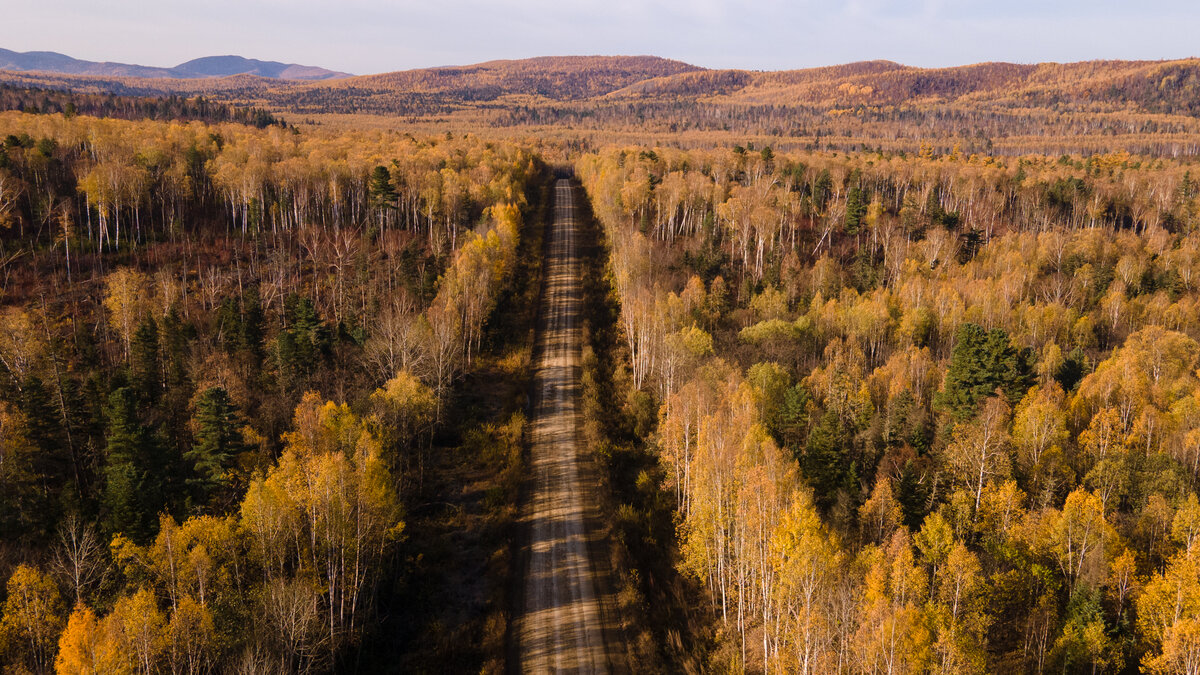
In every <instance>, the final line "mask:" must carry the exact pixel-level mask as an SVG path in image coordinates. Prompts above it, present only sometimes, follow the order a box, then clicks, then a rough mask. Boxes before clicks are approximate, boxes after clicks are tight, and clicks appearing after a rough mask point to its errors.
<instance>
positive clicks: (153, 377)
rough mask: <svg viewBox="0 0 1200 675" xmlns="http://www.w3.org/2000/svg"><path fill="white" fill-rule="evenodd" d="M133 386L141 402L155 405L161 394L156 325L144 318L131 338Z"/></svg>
mask: <svg viewBox="0 0 1200 675" xmlns="http://www.w3.org/2000/svg"><path fill="white" fill-rule="evenodd" d="M132 351H133V354H132V368H133V373H132V375H133V386H134V387H135V388H136V389H137V392H138V394H139V395H140V396H141V397H142V400H143V401H145V402H147V403H150V404H155V403H157V402H158V399H159V396H160V395H161V394H162V361H161V359H160V358H159V354H158V323H157V322H156V321H155V320H154V319H153V318H152V317H146V318H145V319H143V320H142V322H141V323H140V324H138V328H137V332H136V333H135V334H134V337H133V350H132Z"/></svg>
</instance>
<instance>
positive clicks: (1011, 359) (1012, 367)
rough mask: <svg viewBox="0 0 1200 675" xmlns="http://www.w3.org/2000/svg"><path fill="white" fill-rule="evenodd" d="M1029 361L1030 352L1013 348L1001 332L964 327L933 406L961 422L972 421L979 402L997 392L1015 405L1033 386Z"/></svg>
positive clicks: (967, 325) (964, 325)
mask: <svg viewBox="0 0 1200 675" xmlns="http://www.w3.org/2000/svg"><path fill="white" fill-rule="evenodd" d="M1031 359H1032V355H1031V353H1030V351H1029V350H1028V349H1020V350H1018V349H1017V348H1016V347H1014V346H1013V345H1012V343H1011V342H1010V341H1009V339H1008V333H1006V332H1005V331H1004V330H1002V329H1000V328H995V329H992V330H991V331H984V329H983V328H982V327H981V326H978V325H976V324H973V323H964V324H962V325H961V326H959V329H958V337H957V341H956V342H955V344H954V351H953V352H952V353H951V355H950V367H949V369H947V371H946V382H945V386H944V387H943V389H942V391H940V392H938V394H937V396H936V397H935V398H934V404H935V405H936V406H938V407H940V408H942V409H943V410H945V411H946V412H948V413H949V414H950V415H951V416H953V417H954V418H956V419H958V420H960V421H961V420H965V419H967V418H969V417H971V416H972V415H973V414H974V413H975V409H976V407H977V406H978V404H979V402H980V401H982V400H983V399H985V398H987V397H988V396H991V395H993V394H995V393H996V390H997V389H999V390H1001V391H1002V392H1003V393H1004V395H1005V397H1006V398H1007V399H1008V401H1009V404H1010V405H1015V404H1016V403H1017V402H1018V401H1020V400H1021V397H1022V396H1024V394H1025V392H1026V391H1027V390H1028V389H1029V387H1030V386H1032V385H1033V381H1034V377H1033V368H1032V366H1031V364H1030V362H1031Z"/></svg>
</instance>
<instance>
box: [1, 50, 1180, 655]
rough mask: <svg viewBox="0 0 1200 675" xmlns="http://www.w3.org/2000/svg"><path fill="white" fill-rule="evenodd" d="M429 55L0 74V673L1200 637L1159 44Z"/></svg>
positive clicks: (1174, 124)
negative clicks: (589, 626)
mask: <svg viewBox="0 0 1200 675" xmlns="http://www.w3.org/2000/svg"><path fill="white" fill-rule="evenodd" d="M472 68H473V69H462V70H455V69H431V70H424V71H405V72H402V73H393V74H388V75H379V76H367V77H363V78H351V79H346V80H332V81H329V82H321V83H305V84H294V83H283V82H277V81H269V80H267V79H265V78H250V77H249V76H234V77H231V78H222V79H214V80H196V81H189V80H180V81H171V82H169V83H166V82H163V81H158V80H145V81H138V80H136V79H130V80H128V81H120V82H117V81H114V80H112V79H111V78H110V79H104V78H94V77H90V76H69V77H68V76H64V75H50V74H43V75H29V74H26V73H20V74H18V73H0V75H3V77H0V80H2V81H3V83H4V84H3V85H0V670H2V671H3V672H6V673H7V672H13V673H35V674H40V673H52V672H54V673H72V674H75V673H78V674H84V673H168V672H169V673H225V672H244V673H292V672H303V673H325V672H364V673H365V672H488V673H500V672H520V671H521V670H528V669H529V668H528V667H527V664H528V663H529V661H528V660H527V659H528V658H529V655H528V653H527V652H528V651H529V649H528V647H527V645H528V644H531V643H530V641H529V640H530V639H529V638H528V636H527V632H529V631H530V630H531V629H530V628H529V626H530V625H534V624H533V623H531V622H532V621H533V619H531V618H529V617H530V616H531V615H532V614H535V612H533V611H532V610H531V607H532V606H533V605H532V604H531V603H533V602H535V600H536V597H535V596H537V594H536V593H533V594H532V595H531V592H530V591H529V590H528V589H529V588H531V587H532V588H540V587H539V586H537V584H540V583H543V582H542V581H534V580H532V578H533V576H534V575H533V574H532V573H531V572H530V570H531V569H533V568H535V567H536V564H535V563H533V562H531V560H532V556H535V555H536V549H537V548H538V546H537V541H538V539H537V537H538V535H537V534H536V532H537V529H536V528H537V525H536V520H537V518H538V516H537V511H536V507H535V506H531V505H536V503H537V502H538V500H539V495H540V494H541V487H539V486H540V483H539V482H538V481H539V480H540V478H539V476H540V475H541V473H540V472H542V469H540V468H539V467H540V466H542V464H541V460H540V459H539V456H540V455H538V454H537V451H536V448H538V447H541V446H542V445H543V444H547V442H546V441H545V439H546V438H547V436H546V434H547V432H546V431H545V426H546V420H547V419H549V418H550V415H551V413H549V412H547V410H553V411H554V414H556V415H557V414H560V413H562V411H563V410H577V412H572V416H570V417H568V418H567V419H569V420H570V422H569V425H568V426H569V427H570V430H569V435H568V436H564V438H569V439H571V440H566V441H560V440H554V441H553V442H552V443H548V444H547V447H550V448H554V447H559V446H558V445H556V444H561V445H562V446H563V447H566V445H571V446H574V445H578V447H579V459H578V461H577V463H576V465H572V468H571V471H572V472H573V473H572V474H571V475H573V476H574V475H575V473H577V474H578V476H579V477H578V478H576V479H577V480H580V481H582V482H583V483H585V484H586V485H587V486H588V487H587V490H586V491H585V492H583V493H582V494H583V495H584V499H585V500H588V501H589V504H588V505H586V508H587V509H590V510H589V511H587V513H589V514H591V513H593V512H594V514H596V515H594V516H591V515H589V516H587V517H586V518H581V520H580V522H582V523H584V524H583V525H581V527H582V528H583V531H584V533H586V535H587V537H586V538H587V539H588V543H587V546H586V547H582V548H584V549H585V550H586V556H587V558H588V560H587V562H586V565H587V567H588V569H589V570H590V572H591V574H590V575H589V578H588V580H587V584H588V586H587V589H588V590H587V593H592V592H593V590H592V589H594V594H595V596H596V600H595V605H596V606H597V607H599V609H598V610H597V615H598V616H601V617H603V619H602V620H603V626H602V628H601V629H597V633H596V634H597V635H600V636H601V639H602V641H603V642H604V643H605V645H607V647H605V649H604V650H603V651H604V654H605V656H604V658H605V659H606V663H607V669H608V670H611V671H613V672H753V673H805V674H808V673H832V672H838V673H863V674H867V673H871V674H874V673H884V672H886V673H908V672H921V673H925V672H936V673H989V672H1030V673H1043V672H1047V673H1048V672H1065V673H1076V672H1088V673H1098V672H1116V673H1124V672H1130V673H1132V672H1143V671H1144V672H1157V673H1189V674H1190V673H1197V672H1200V497H1198V495H1200V491H1198V490H1200V163H1198V162H1197V158H1196V153H1197V152H1198V149H1200V143H1198V141H1200V122H1197V117H1196V115H1197V112H1196V108H1195V102H1194V93H1195V91H1196V82H1198V81H1200V65H1197V62H1195V61H1183V62H1169V63H1168V62H1164V63H1158V62H1155V63H1149V62H1103V63H1101V62H1096V63H1093V64H1066V65H1044V66H1029V67H1025V66H1011V67H1010V66H1009V64H984V66H971V67H966V68H963V69H939V70H931V71H921V70H920V69H912V68H908V67H902V66H897V65H896V64H889V63H886V62H871V63H864V64H852V65H850V66H843V67H838V68H831V69H814V70H813V71H788V72H783V73H761V72H753V73H751V72H748V71H708V70H703V69H699V68H695V67H692V66H688V65H687V64H682V63H679V62H674V61H666V60H662V59H652V58H650V57H636V58H628V59H622V58H620V57H613V59H610V60H606V59H590V60H589V59H587V58H584V57H579V58H577V59H541V60H539V59H535V60H530V61H526V62H494V63H491V64H481V65H480V66H476V67H472ZM563 233H569V234H567V235H564V234H563ZM560 265H561V266H560ZM564 269H565V270H568V272H563V271H562V270H564ZM562 274H569V275H571V279H572V283H574V284H575V285H577V286H578V288H575V287H574V286H562V287H560V286H559V285H558V281H556V280H557V279H558V276H557V275H562ZM563 288H567V290H565V291H564V290H562V289H563ZM564 293H566V294H568V296H569V297H568V300H563V301H562V304H555V303H557V302H559V301H558V300H557V298H559V295H560V294H564ZM571 293H576V294H577V295H578V298H577V307H576V305H569V304H568V302H576V300H573V299H571V298H574V297H575V296H572V295H569V294H571ZM568 306H569V307H572V308H575V309H570V310H568V309H564V308H566V307H568ZM576 311H577V314H578V320H577V321H575V319H574V318H573V317H574V316H575V314H571V313H570V312H576ZM560 320H561V321H562V324H561V325H562V326H565V328H562V329H561V330H562V331H563V332H562V335H563V336H566V337H564V338H563V340H564V341H566V340H568V339H569V340H570V341H572V346H571V347H570V349H571V350H574V351H569V350H568V349H567V348H566V347H563V348H562V349H561V350H560V348H559V347H557V346H554V347H547V346H546V344H548V343H545V342H544V339H545V336H546V335H547V334H549V333H552V332H554V331H556V330H559V329H558V328H555V326H559V324H558V323H556V322H557V321H560ZM560 351H561V353H560ZM576 352H577V357H578V358H577V359H575V357H573V356H571V355H572V354H574V353H576ZM576 361H577V363H576ZM562 364H566V366H563V365H562ZM551 367H561V368H565V370H563V371H562V372H565V373H568V374H569V375H568V376H567V377H569V379H570V382H569V383H567V384H563V383H555V382H553V381H551V382H550V384H549V385H546V387H545V388H543V385H544V384H546V382H547V374H546V373H547V372H554V373H557V372H559V371H550V370H548V369H549V368H551ZM551 379H552V378H551ZM545 391H552V394H549V395H548V394H546V393H544V392H545ZM555 396H557V397H559V398H558V399H553V397H555ZM548 397H549V399H550V400H559V401H560V403H559V404H558V405H559V406H560V407H559V408H547V407H546V406H547V403H546V401H547V400H548ZM566 398H570V399H571V400H574V401H577V404H573V407H572V408H565V407H562V406H564V405H565V404H562V403H561V400H564V399H566ZM555 419H558V418H555ZM552 438H554V439H558V438H559V437H558V436H553V437H552ZM576 438H577V439H578V440H577V441H575V440H574V439H576ZM572 452H574V451H572ZM581 508H584V507H581ZM530 532H534V534H530ZM563 536H564V538H567V539H569V538H571V537H580V536H583V535H582V534H580V533H570V532H569V533H568V534H566V535H563ZM593 577H594V581H593V580H592V578H593ZM530 598H534V600H531V599H530ZM576 602H578V600H576ZM572 620H579V619H572ZM580 670H587V669H586V668H584V669H580Z"/></svg>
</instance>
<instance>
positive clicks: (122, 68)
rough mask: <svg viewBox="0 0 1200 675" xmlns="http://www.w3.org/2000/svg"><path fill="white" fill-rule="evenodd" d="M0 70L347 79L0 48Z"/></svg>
mask: <svg viewBox="0 0 1200 675" xmlns="http://www.w3.org/2000/svg"><path fill="white" fill-rule="evenodd" d="M0 70H13V71H22V72H31V71H32V72H42V73H61V74H64V75H95V76H100V77H139V78H169V79H196V78H209V77H229V76H231V75H257V76H259V77H268V78H273V79H279V80H303V81H316V80H329V79H334V78H339V77H350V73H341V72H337V71H333V70H328V69H325V68H319V67H317V66H302V65H299V64H295V63H280V62H279V61H260V60H258V59H248V58H245V57H242V56H233V55H228V56H205V57H202V58H198V59H192V60H191V61H188V62H186V63H181V64H179V65H177V66H175V67H174V68H157V67H153V66H139V65H134V64H129V63H112V62H108V61H104V62H98V61H84V60H81V59H76V58H72V57H70V56H67V55H66V54H59V53H58V52H14V51H11V50H8V49H0Z"/></svg>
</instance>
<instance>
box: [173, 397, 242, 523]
mask: <svg viewBox="0 0 1200 675" xmlns="http://www.w3.org/2000/svg"><path fill="white" fill-rule="evenodd" d="M239 422H240V419H239V416H238V411H237V408H236V407H235V406H234V404H233V401H232V400H230V398H229V394H228V392H226V391H225V390H224V389H222V388H221V387H212V388H210V389H208V390H206V391H205V392H204V393H203V394H201V395H200V399H199V400H198V401H196V417H195V426H196V443H195V445H193V446H192V448H191V449H190V450H188V451H187V452H186V453H185V454H184V459H185V460H187V462H188V464H189V465H190V466H191V468H192V478H190V479H189V480H188V484H189V485H191V487H192V488H193V491H194V492H195V495H196V499H197V503H199V504H207V503H209V502H210V501H211V500H212V499H213V498H214V497H215V496H217V495H218V494H219V493H220V492H221V491H222V489H223V488H226V487H228V485H229V479H228V477H227V475H226V471H227V469H228V467H229V463H230V460H231V459H232V458H233V456H234V455H236V454H237V453H238V452H240V451H241V449H242V444H241V437H240V436H239V431H238V426H239Z"/></svg>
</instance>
